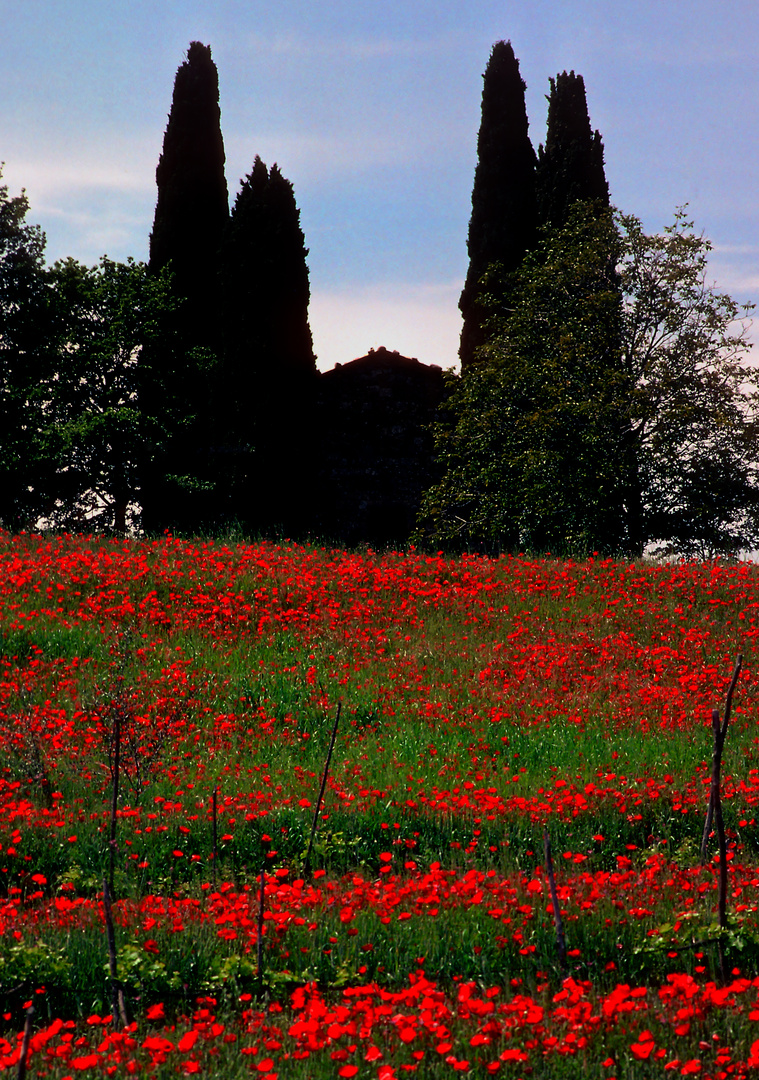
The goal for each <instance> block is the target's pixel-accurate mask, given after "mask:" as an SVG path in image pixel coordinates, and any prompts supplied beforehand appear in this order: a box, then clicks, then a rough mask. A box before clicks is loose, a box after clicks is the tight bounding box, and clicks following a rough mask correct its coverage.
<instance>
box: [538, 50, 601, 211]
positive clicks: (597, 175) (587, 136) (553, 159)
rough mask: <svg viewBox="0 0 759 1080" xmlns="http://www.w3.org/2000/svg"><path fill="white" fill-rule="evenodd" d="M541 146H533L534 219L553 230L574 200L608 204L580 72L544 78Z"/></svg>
mask: <svg viewBox="0 0 759 1080" xmlns="http://www.w3.org/2000/svg"><path fill="white" fill-rule="evenodd" d="M550 83H551V92H550V94H549V96H548V128H547V131H546V141H545V146H541V147H540V148H539V150H538V165H537V172H536V185H537V202H538V220H539V222H540V224H541V225H550V226H552V227H554V228H557V227H559V226H561V225H564V224H566V222H567V221H568V219H569V215H570V212H571V208H572V206H573V205H574V204H575V203H576V202H578V201H583V202H594V203H596V204H598V205H602V206H608V205H609V185H608V184H607V182H606V174H605V172H604V156H603V142H602V140H601V135H600V133H599V132H598V131H592V130H591V126H590V117H589V116H588V102H587V98H586V95H585V82H584V80H583V77H582V75H575V73H574V71H570V72H569V74H567V72H566V71H564V72H562V73H561V74H560V75H557V76H556V78H555V79H551V80H550Z"/></svg>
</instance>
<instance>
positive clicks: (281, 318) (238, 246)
mask: <svg viewBox="0 0 759 1080" xmlns="http://www.w3.org/2000/svg"><path fill="white" fill-rule="evenodd" d="M307 255H308V249H307V248H306V246H305V242H304V237H303V231H302V229H301V226H300V211H299V210H298V207H297V205H296V202H295V195H294V192H293V186H292V184H291V183H290V181H289V180H286V179H285V177H284V176H282V173H281V172H280V170H279V169H278V167H277V166H276V165H273V166H272V168H271V170H268V169H267V167H266V165H265V164H264V163H263V161H261V159H260V158H259V157H256V159H255V162H254V165H253V169H252V170H251V172H250V173H249V174H248V176H247V177H246V178H245V179H244V180H243V181H242V185H241V187H240V190H239V192H238V194H237V198H236V200H235V204H234V207H233V209H232V213H231V216H230V220H229V225H228V227H227V230H226V233H225V237H224V241H223V244H222V248H221V267H222V269H221V283H222V293H223V311H224V318H223V322H224V328H225V330H224V361H223V375H222V378H221V379H220V380H219V383H218V385H219V390H220V397H219V398H218V399H217V415H218V417H219V422H220V427H219V433H220V437H221V436H222V433H223V438H224V441H225V443H226V448H227V449H226V456H227V461H228V463H229V468H228V470H227V477H228V503H227V505H228V512H232V513H233V514H234V515H235V516H238V517H243V518H244V519H245V520H246V522H247V523H248V524H249V525H252V526H255V527H257V528H261V529H272V528H276V527H282V528H285V529H286V530H288V531H299V530H301V529H303V528H304V527H305V526H306V525H307V519H308V516H309V515H308V512H307V507H306V495H307V489H308V487H309V485H308V484H307V483H306V482H305V480H304V473H305V472H306V464H305V461H306V460H307V458H306V455H310V456H313V450H312V448H311V447H310V446H309V442H310V439H311V433H312V420H313V417H312V408H313V398H314V394H315V383H316V363H315V358H314V351H313V343H312V338H311V330H310V327H309V324H308V303H309V298H310V288H309V278H308V267H307V264H306V257H307Z"/></svg>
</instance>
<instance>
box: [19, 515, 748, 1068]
mask: <svg viewBox="0 0 759 1080" xmlns="http://www.w3.org/2000/svg"><path fill="white" fill-rule="evenodd" d="M0 605H1V606H0V746H1V748H2V754H1V756H0V1072H2V1073H3V1074H4V1075H8V1076H13V1077H16V1076H18V1077H23V1076H30V1077H49V1078H50V1080H64V1078H69V1080H74V1078H76V1077H79V1076H82V1077H101V1076H113V1077H122V1076H126V1075H140V1076H142V1075H144V1076H146V1077H161V1078H163V1077H175V1076H191V1075H195V1074H198V1075H201V1076H213V1077H231V1078H234V1077H240V1076H253V1077H259V1078H261V1080H275V1078H277V1077H278V1078H280V1080H289V1078H290V1077H293V1078H296V1080H297V1078H314V1080H319V1078H332V1077H335V1078H346V1077H357V1078H359V1080H363V1078H367V1080H368V1078H374V1080H400V1078H403V1077H407V1076H408V1077H409V1080H411V1078H412V1077H418V1078H420V1080H421V1078H425V1077H426V1078H430V1077H434V1078H438V1077H456V1076H462V1077H486V1076H502V1077H507V1078H509V1080H524V1078H526V1077H535V1078H538V1077H540V1078H542V1077H546V1078H548V1077H551V1078H553V1077H557V1078H563V1077H580V1076H582V1077H599V1078H604V1080H633V1078H638V1077H640V1078H647V1077H659V1076H665V1074H668V1075H670V1076H672V1077H673V1078H674V1077H678V1076H698V1077H702V1078H704V1080H707V1078H715V1080H727V1078H728V1077H735V1078H739V1077H744V1076H751V1075H753V1074H754V1071H755V1070H757V1072H756V1075H758V1076H759V916H758V904H759V828H757V822H756V813H757V803H759V715H758V714H757V705H758V704H759V700H758V690H759V675H758V668H757V663H756V660H757V650H756V639H757V635H759V626H758V625H757V620H758V619H759V567H757V566H756V565H753V564H751V563H720V562H715V563H710V564H696V563H688V564H685V563H667V564H661V563H659V564H653V563H651V564H649V563H644V562H635V563H631V562H619V561H611V560H601V559H589V560H587V561H581V562H571V561H559V560H555V559H551V558H550V557H548V558H542V559H539V560H534V559H530V558H526V557H519V558H516V557H514V558H511V557H504V558H500V559H489V558H485V557H479V556H463V557H462V556H458V557H456V558H449V557H447V556H444V555H442V554H437V555H430V554H427V553H422V552H419V551H415V550H413V549H412V550H409V551H408V552H406V553H387V554H379V553H375V552H372V551H371V550H364V551H360V552H346V551H343V550H332V549H329V548H322V547H309V546H299V545H296V544H291V543H287V542H283V543H280V544H274V543H268V542H266V543H264V542H261V543H253V544H250V543H242V542H232V541H229V542H222V541H220V540H217V541H206V542H204V541H186V540H179V539H176V538H173V537H171V536H165V537H163V538H161V539H159V540H144V541H143V540H133V539H118V540H109V539H102V538H100V539H95V538H87V537H81V536H56V537H46V536H35V535H25V534H22V535H18V536H11V535H9V534H6V533H0ZM738 657H741V658H742V659H741V661H740V662H737V661H738ZM731 681H732V684H731ZM731 688H732V690H733V691H734V692H733V694H732V708H731V710H730V709H728V708H727V701H728V697H729V696H730V694H729V692H730V690H731ZM713 710H717V711H718V718H717V719H718V721H719V724H721V725H722V728H721V734H722V737H723V738H724V745H723V747H722V757H721V761H720V764H721V773H720V775H719V777H718V785H717V786H718V796H717V802H716V804H715V803H714V802H713V803H712V810H713V811H714V815H713V817H711V818H710V820H709V821H708V822H707V821H706V814H707V807H708V805H709V803H710V797H712V796H711V794H710V793H711V792H712V790H713V788H714V786H715V783H714V781H715V771H714V748H715V744H716V740H717V738H718V735H719V734H720V731H719V730H718V728H716V727H715V723H717V720H715V719H714V718H713ZM728 720H729V726H728V724H727V721H728Z"/></svg>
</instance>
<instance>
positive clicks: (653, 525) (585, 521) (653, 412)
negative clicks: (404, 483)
mask: <svg viewBox="0 0 759 1080" xmlns="http://www.w3.org/2000/svg"><path fill="white" fill-rule="evenodd" d="M708 250H709V244H708V242H707V241H706V240H705V239H704V238H703V237H699V236H696V235H695V234H694V233H693V229H692V224H691V223H690V222H688V221H687V220H686V218H685V216H684V215H683V214H682V213H678V215H677V217H676V219H675V222H674V224H673V225H672V226H670V227H669V228H667V229H666V230H664V232H663V233H661V234H657V235H654V236H649V235H647V234H646V233H645V232H644V230H643V228H642V225H641V223H640V221H639V220H638V219H637V218H635V217H633V216H632V215H621V214H616V213H615V214H612V213H611V212H607V213H606V214H602V213H600V211H599V209H598V207H597V206H596V207H587V206H585V205H584V204H576V206H575V208H574V210H573V211H572V213H571V214H570V219H569V222H568V224H567V225H566V226H564V227H563V228H559V229H547V230H545V231H544V235H543V240H542V242H541V243H540V245H539V246H538V248H537V250H536V252H535V253H533V254H531V255H529V256H528V257H527V258H526V259H525V261H524V263H523V265H522V267H521V268H520V269H519V270H518V271H517V272H516V274H515V275H514V280H513V283H512V286H511V290H510V311H509V312H507V313H505V314H503V313H501V314H498V313H497V314H496V316H495V317H494V318H495V326H494V336H493V339H492V341H491V344H490V345H489V346H488V348H487V349H485V350H483V356H482V361H483V362H482V363H481V364H478V365H477V366H476V369H475V370H472V371H470V372H468V373H466V374H465V375H464V376H463V377H462V378H460V379H458V380H455V381H454V385H453V388H452V393H451V397H450V400H449V402H448V406H447V417H446V422H445V423H443V424H441V425H440V426H439V427H438V430H437V445H438V454H439V458H440V462H441V465H442V467H443V479H442V481H441V482H440V484H438V485H437V486H436V487H434V488H432V489H431V490H430V491H429V492H428V493H427V495H426V497H425V502H424V505H423V507H422V515H421V517H420V530H419V535H420V536H424V535H426V536H427V537H428V538H429V539H431V540H432V539H434V541H435V542H438V543H447V544H450V545H458V546H470V545H474V546H478V545H479V546H485V547H487V548H489V549H492V550H515V549H522V550H524V549H531V550H537V551H546V550H550V551H552V552H554V553H566V552H578V551H593V550H601V551H611V552H614V551H619V552H621V551H626V552H630V553H632V554H638V553H640V552H641V551H642V550H643V549H644V548H649V549H650V548H652V547H654V548H656V549H657V550H659V551H662V552H667V553H679V554H684V555H700V556H711V555H715V554H718V553H720V552H734V551H736V550H738V549H741V548H743V549H745V548H750V547H753V546H755V545H756V543H757V541H758V540H759V515H758V514H757V510H758V509H759V501H758V500H759V476H757V461H758V460H759V427H758V426H757V400H758V396H757V390H758V389H759V388H758V387H757V373H756V371H755V370H754V369H753V368H751V367H750V366H749V365H747V364H746V363H745V356H746V352H747V347H748V346H747V338H746V326H745V324H738V325H737V328H736V320H737V319H738V317H739V315H740V309H739V307H738V305H737V304H736V303H735V302H734V301H733V300H732V299H731V298H730V297H729V296H726V295H725V294H722V293H719V292H718V291H717V290H716V289H714V288H713V287H711V286H710V285H709V284H708V283H707V280H706V265H707V263H706V260H707V255H708ZM493 304H494V308H495V310H496V312H498V297H495V298H494V301H493Z"/></svg>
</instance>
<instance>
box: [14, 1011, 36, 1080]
mask: <svg viewBox="0 0 759 1080" xmlns="http://www.w3.org/2000/svg"><path fill="white" fill-rule="evenodd" d="M33 1019H34V1006H33V1005H30V1006H29V1008H28V1009H27V1010H26V1021H25V1022H24V1039H23V1042H22V1043H21V1053H20V1054H19V1059H18V1070H17V1072H16V1080H24V1077H25V1076H26V1062H27V1058H28V1057H29V1042H30V1041H31V1037H32V1020H33Z"/></svg>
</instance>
